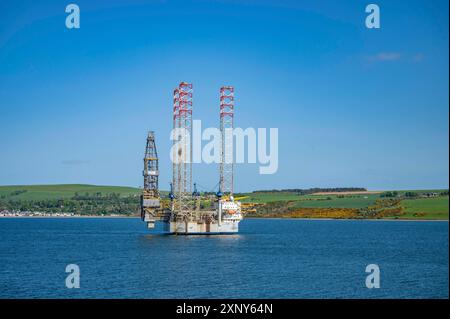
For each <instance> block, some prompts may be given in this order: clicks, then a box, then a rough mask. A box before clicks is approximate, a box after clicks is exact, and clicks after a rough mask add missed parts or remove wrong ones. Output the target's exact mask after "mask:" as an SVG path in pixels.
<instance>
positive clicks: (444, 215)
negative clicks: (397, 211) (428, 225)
mask: <svg viewBox="0 0 450 319" xmlns="http://www.w3.org/2000/svg"><path fill="white" fill-rule="evenodd" d="M401 204H402V206H403V207H404V208H405V215H404V216H403V217H404V218H413V219H415V218H418V217H420V218H421V219H448V215H449V214H448V212H449V197H448V196H442V197H437V198H420V199H408V200H403V201H402V202H401Z"/></svg>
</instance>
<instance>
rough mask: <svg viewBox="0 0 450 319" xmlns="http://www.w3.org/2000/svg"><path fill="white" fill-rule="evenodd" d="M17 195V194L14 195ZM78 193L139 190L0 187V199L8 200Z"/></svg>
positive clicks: (133, 190) (78, 186) (136, 191)
mask: <svg viewBox="0 0 450 319" xmlns="http://www.w3.org/2000/svg"><path fill="white" fill-rule="evenodd" d="M15 193H18V194H15ZM75 193H78V194H80V195H84V194H85V193H89V194H95V193H102V194H103V195H106V194H110V193H118V194H120V195H121V196H127V195H134V194H136V195H138V194H139V193H140V190H139V189H138V188H133V187H122V186H96V185H83V184H61V185H18V186H0V198H2V196H4V197H3V198H4V199H8V200H46V199H68V198H71V197H73V196H74V195H75Z"/></svg>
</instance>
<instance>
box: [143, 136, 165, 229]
mask: <svg viewBox="0 0 450 319" xmlns="http://www.w3.org/2000/svg"><path fill="white" fill-rule="evenodd" d="M143 175H144V189H143V192H142V195H141V218H142V220H144V221H146V222H147V225H148V228H153V227H154V225H155V220H156V219H159V218H160V216H159V214H158V213H159V212H158V210H159V208H160V207H161V205H160V198H159V190H158V177H159V171H158V153H157V152H156V145H155V134H154V132H149V133H148V135H147V145H146V148H145V157H144V171H143Z"/></svg>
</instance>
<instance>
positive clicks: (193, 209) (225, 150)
mask: <svg viewBox="0 0 450 319" xmlns="http://www.w3.org/2000/svg"><path fill="white" fill-rule="evenodd" d="M192 97H193V88H192V84H190V83H186V82H181V83H180V84H179V86H178V87H177V88H176V89H175V90H174V94H173V131H172V133H173V134H174V136H173V146H172V152H173V153H172V154H171V156H172V183H171V185H170V193H169V196H168V197H169V200H170V202H169V203H168V204H167V205H165V204H164V201H163V200H161V198H160V194H159V190H158V177H159V171H158V155H157V151H156V144H155V135H154V133H153V132H149V133H148V136H147V146H146V151H145V157H144V171H143V175H144V189H143V193H142V195H141V218H142V220H143V221H145V222H146V223H147V226H148V228H154V227H155V222H156V221H162V222H163V225H164V231H166V232H168V233H172V234H214V233H215V234H219V233H236V232H238V230H239V227H238V225H239V222H240V221H241V219H242V213H241V203H240V202H239V201H237V200H235V199H234V197H233V183H234V178H233V135H232V134H230V132H231V131H232V129H233V121H234V88H233V87H231V86H224V87H222V88H220V112H219V114H220V132H221V162H220V178H219V190H218V191H217V193H216V195H215V196H213V198H211V197H206V196H202V195H201V194H200V193H199V192H198V191H197V188H196V184H195V183H194V188H192V106H193V103H192ZM205 203H206V205H205ZM208 204H209V205H208ZM206 206H208V207H206Z"/></svg>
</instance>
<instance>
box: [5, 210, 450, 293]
mask: <svg viewBox="0 0 450 319" xmlns="http://www.w3.org/2000/svg"><path fill="white" fill-rule="evenodd" d="M240 226H241V232H240V233H239V234H238V235H224V236H168V235H161V234H151V233H149V231H147V230H146V229H145V224H144V223H143V222H141V221H140V220H139V219H134V218H102V219H94V218H73V219H51V218H50V219H26V218H16V219H14V218H10V219H9V218H0V235H1V240H0V298H448V296H449V264H448V262H449V256H448V253H449V250H448V249H449V247H448V244H449V239H448V227H449V225H448V222H412V221H411V222H409V221H392V222H391V221H337V220H269V219H266V220H262V219H246V220H244V221H242V222H241V224H240ZM71 263H75V264H77V265H78V266H79V267H80V271H81V276H80V278H81V287H80V288H79V289H67V288H66V286H65V278H66V276H67V274H66V273H65V267H66V265H67V264H71ZM368 264H378V266H379V267H380V270H381V288H379V289H368V288H366V286H365V278H366V276H367V274H366V273H365V267H366V265H368Z"/></svg>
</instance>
